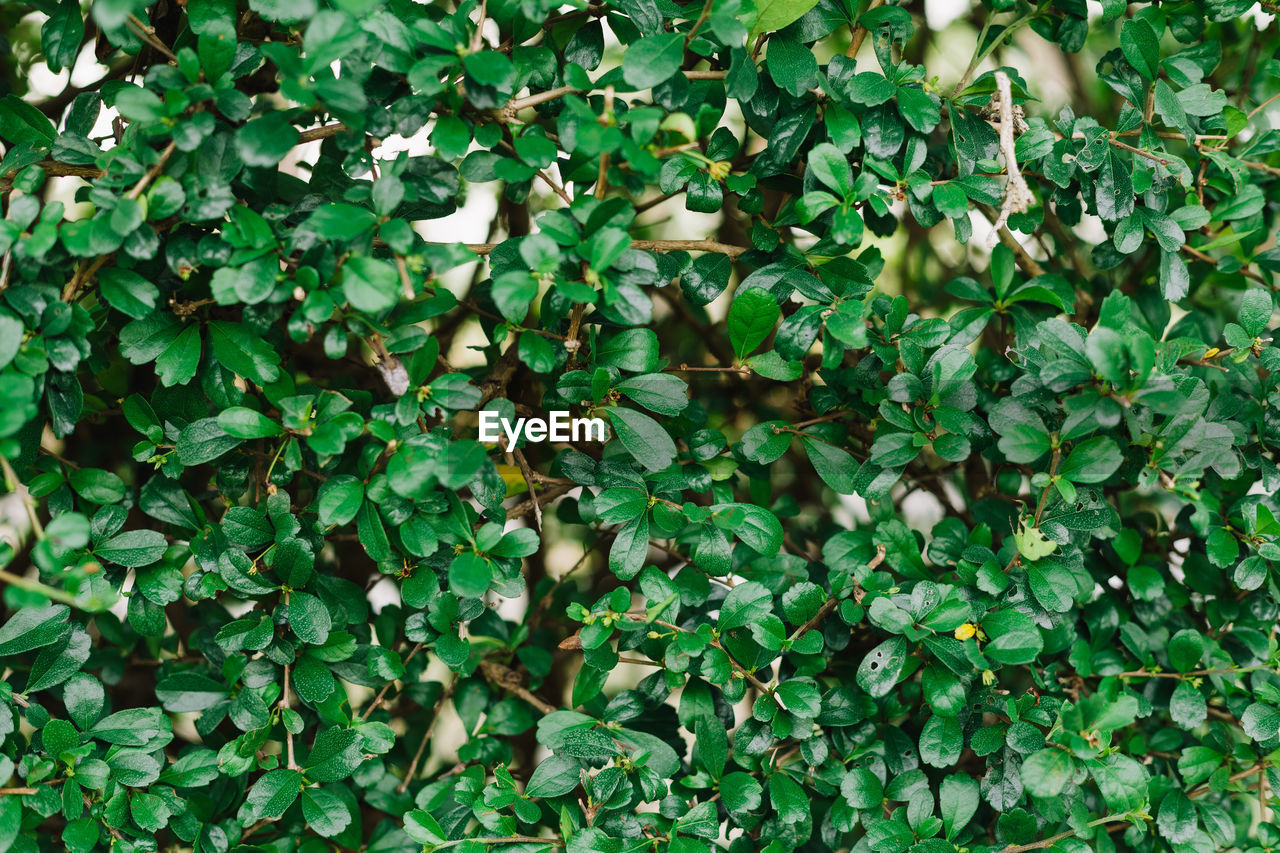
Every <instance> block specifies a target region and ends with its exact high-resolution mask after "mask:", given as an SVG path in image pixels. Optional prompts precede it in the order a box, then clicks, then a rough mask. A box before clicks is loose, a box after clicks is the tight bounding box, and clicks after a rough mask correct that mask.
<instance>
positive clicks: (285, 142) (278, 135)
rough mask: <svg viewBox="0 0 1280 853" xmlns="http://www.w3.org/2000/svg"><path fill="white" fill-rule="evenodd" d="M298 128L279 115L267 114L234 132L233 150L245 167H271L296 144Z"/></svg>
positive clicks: (275, 113) (276, 113)
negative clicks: (234, 142) (234, 147)
mask: <svg viewBox="0 0 1280 853" xmlns="http://www.w3.org/2000/svg"><path fill="white" fill-rule="evenodd" d="M298 138H299V133H298V129H297V128H296V127H294V126H293V125H292V124H290V123H289V120H288V119H286V118H285V117H284V115H283V114H282V113H280V112H269V113H267V114H266V115H264V116H262V117H261V118H256V119H254V120H253V121H250V122H246V123H245V124H244V125H243V126H242V127H241V128H240V129H239V130H237V131H236V151H237V152H238V153H239V154H240V159H241V160H243V161H244V162H245V165H246V166H259V167H271V166H275V165H276V164H278V163H279V162H280V161H281V160H283V159H284V158H285V156H287V155H288V153H289V152H290V151H292V150H293V148H294V146H296V145H297V144H298Z"/></svg>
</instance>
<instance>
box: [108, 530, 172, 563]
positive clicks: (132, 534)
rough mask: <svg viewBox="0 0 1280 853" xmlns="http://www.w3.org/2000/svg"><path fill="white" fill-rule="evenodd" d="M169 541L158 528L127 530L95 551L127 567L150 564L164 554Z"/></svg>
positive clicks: (112, 561)
mask: <svg viewBox="0 0 1280 853" xmlns="http://www.w3.org/2000/svg"><path fill="white" fill-rule="evenodd" d="M168 547H169V542H168V540H166V539H165V538H164V534H163V533H160V532H159V531H157V530H127V531H125V532H124V533H120V534H117V535H115V536H112V537H111V538H110V539H108V540H107V541H106V542H103V543H102V544H100V545H98V546H97V547H95V548H94V549H93V552H94V553H95V554H97V555H98V557H100V558H102V559H103V560H106V561H108V562H111V563H115V564H117V565H120V566H125V567H127V568H131V569H132V568H137V567H139V566H149V565H151V564H152V563H154V562H155V561H156V560H159V559H160V558H161V557H163V556H164V552H165V551H166V550H167V549H168Z"/></svg>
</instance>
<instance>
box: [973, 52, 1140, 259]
mask: <svg viewBox="0 0 1280 853" xmlns="http://www.w3.org/2000/svg"><path fill="white" fill-rule="evenodd" d="M996 99H997V101H998V107H999V110H1000V152H1001V153H1002V154H1004V168H1005V171H1006V172H1007V173H1008V175H1009V180H1008V182H1007V183H1005V185H1004V200H1003V201H1002V202H1001V203H1000V215H999V217H997V219H996V223H995V226H994V228H993V230H992V232H991V235H990V236H989V237H988V238H987V248H988V249H992V248H995V245H996V241H997V240H999V239H1001V236H1000V231H1001V230H1002V229H1003V228H1004V224H1005V223H1006V222H1008V221H1009V215H1010V214H1011V213H1025V212H1026V210H1027V208H1028V207H1030V206H1031V203H1032V202H1034V201H1035V196H1034V195H1032V193H1031V188H1030V187H1028V186H1027V180H1026V178H1024V177H1022V172H1021V171H1020V170H1019V169H1018V154H1017V151H1016V149H1015V147H1014V142H1013V131H1014V117H1013V93H1012V91H1011V88H1010V84H1009V75H1008V74H1005V73H1004V72H1003V71H997V72H996ZM1122 144H1123V143H1122Z"/></svg>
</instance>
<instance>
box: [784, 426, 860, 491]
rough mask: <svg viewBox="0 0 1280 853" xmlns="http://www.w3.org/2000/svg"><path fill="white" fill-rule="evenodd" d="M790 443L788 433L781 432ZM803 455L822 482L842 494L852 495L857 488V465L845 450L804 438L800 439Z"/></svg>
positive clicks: (817, 440) (818, 440) (814, 439)
mask: <svg viewBox="0 0 1280 853" xmlns="http://www.w3.org/2000/svg"><path fill="white" fill-rule="evenodd" d="M783 435H785V436H786V438H787V443H790V438H791V437H790V435H787V434H785V433H784V434H783ZM801 444H802V445H803V446H804V452H805V455H806V456H808V457H809V462H810V463H811V464H812V465H813V470H815V471H817V472H818V476H819V477H821V478H822V482H824V483H826V484H827V485H828V486H830V487H831V488H833V489H835V491H836V492H838V493H839V494H842V495H852V494H854V492H855V491H856V490H857V485H856V484H857V480H856V478H857V475H858V469H859V465H858V462H857V460H855V459H854V458H853V456H852V455H850V453H849V452H848V451H847V450H844V449H842V448H839V447H836V446H834V445H832V444H829V443H827V442H825V441H823V440H821V439H817V438H807V437H806V438H805V439H803V440H802V441H801Z"/></svg>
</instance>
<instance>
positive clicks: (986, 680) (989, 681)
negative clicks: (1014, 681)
mask: <svg viewBox="0 0 1280 853" xmlns="http://www.w3.org/2000/svg"><path fill="white" fill-rule="evenodd" d="M982 683H983V684H984V685H985V686H987V687H990V686H991V685H993V684H995V683H996V674H995V673H994V672H992V671H991V670H989V669H984V670H983V671H982Z"/></svg>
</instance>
